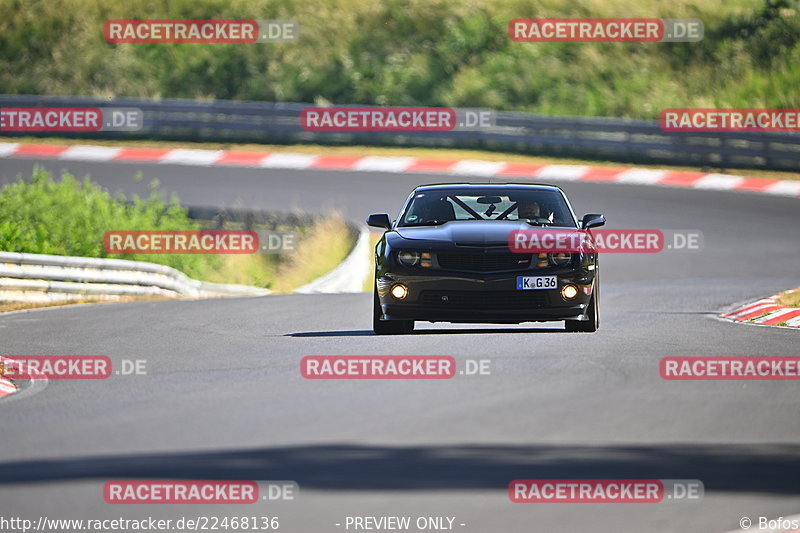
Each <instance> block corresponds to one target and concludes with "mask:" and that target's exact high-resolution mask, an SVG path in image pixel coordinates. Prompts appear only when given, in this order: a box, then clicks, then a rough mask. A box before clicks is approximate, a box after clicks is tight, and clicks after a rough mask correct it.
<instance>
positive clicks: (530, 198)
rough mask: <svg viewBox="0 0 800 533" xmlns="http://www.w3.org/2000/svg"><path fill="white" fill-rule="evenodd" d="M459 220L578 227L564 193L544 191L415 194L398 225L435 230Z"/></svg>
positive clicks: (492, 190) (450, 191)
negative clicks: (436, 226)
mask: <svg viewBox="0 0 800 533" xmlns="http://www.w3.org/2000/svg"><path fill="white" fill-rule="evenodd" d="M459 220H506V221H516V220H519V221H524V222H527V223H528V224H532V225H536V226H560V227H570V228H574V227H576V225H575V218H574V216H573V214H572V211H571V210H570V208H569V205H568V204H567V202H566V200H565V199H564V196H563V195H562V194H561V192H559V191H556V190H542V189H530V190H524V189H485V190H473V189H470V190H463V189H436V190H421V191H417V192H416V193H414V195H413V197H412V199H411V201H410V202H409V203H408V206H407V207H406V209H405V211H404V212H403V214H402V215H401V217H400V223H399V224H398V225H399V226H400V227H408V226H435V225H439V224H444V223H445V222H451V221H459Z"/></svg>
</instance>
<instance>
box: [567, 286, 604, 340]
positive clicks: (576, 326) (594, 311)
mask: <svg viewBox="0 0 800 533" xmlns="http://www.w3.org/2000/svg"><path fill="white" fill-rule="evenodd" d="M598 288H599V285H596V286H595V292H594V294H592V298H591V299H590V300H589V310H588V311H587V312H586V316H587V318H588V319H589V320H585V321H582V322H577V321H574V320H566V321H564V325H565V326H566V328H567V331H573V332H577V333H594V332H595V331H597V328H599V327H600V306H599V305H598V303H597V302H598V301H599V296H598V293H599V291H598V290H597V289H598Z"/></svg>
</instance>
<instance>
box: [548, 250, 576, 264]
mask: <svg viewBox="0 0 800 533" xmlns="http://www.w3.org/2000/svg"><path fill="white" fill-rule="evenodd" d="M571 259H572V254H570V253H567V252H558V253H554V254H550V262H551V263H553V264H554V265H555V266H564V265H567V264H569V262H570V260H571Z"/></svg>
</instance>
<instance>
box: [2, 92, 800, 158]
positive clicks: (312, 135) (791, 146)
mask: <svg viewBox="0 0 800 533" xmlns="http://www.w3.org/2000/svg"><path fill="white" fill-rule="evenodd" d="M311 105H312V104H302V103H268V102H244V101H242V102H237V101H224V100H213V101H200V100H177V99H164V100H150V99H140V98H113V99H99V98H86V97H77V96H60V97H49V96H28V95H0V107H2V106H6V107H8V106H15V107H44V106H64V107H68V106H93V107H137V108H139V109H141V110H142V111H143V113H144V128H143V129H142V130H139V131H135V132H111V131H108V132H102V133H100V132H94V133H81V134H74V133H71V134H70V133H63V132H58V133H50V134H49V135H55V136H62V137H64V136H66V137H69V136H73V137H81V138H106V139H108V138H112V139H135V138H150V139H165V140H167V139H169V140H185V139H188V140H192V141H222V142H258V143H279V144H290V143H318V144H364V145H389V146H426V147H442V148H484V149H491V150H504V151H514V152H522V153H531V154H547V155H559V156H573V157H582V158H589V159H605V160H616V161H625V162H639V163H663V164H672V165H689V166H705V167H712V168H735V167H742V168H764V169H774V170H800V134H795V133H695V132H691V133H689V132H680V133H674V132H673V133H667V132H663V131H661V129H660V127H659V125H658V123H657V122H656V121H650V120H629V119H617V118H602V117H551V116H541V115H533V114H528V113H517V112H498V113H497V114H496V121H495V125H494V126H492V127H489V128H481V129H476V130H466V131H445V132H441V131H440V132H355V133H351V132H348V133H341V132H311V131H304V130H303V129H302V127H301V125H300V111H301V110H302V109H304V108H306V107H309V106H311ZM0 135H6V136H19V135H30V134H29V133H26V134H14V133H11V132H0ZM37 135H48V134H37Z"/></svg>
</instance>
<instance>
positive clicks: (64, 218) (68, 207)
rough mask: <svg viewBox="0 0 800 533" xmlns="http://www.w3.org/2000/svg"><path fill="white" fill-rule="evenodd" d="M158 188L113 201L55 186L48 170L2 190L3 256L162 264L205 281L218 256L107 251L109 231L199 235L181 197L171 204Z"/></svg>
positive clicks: (95, 192) (98, 191) (100, 193)
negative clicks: (190, 232)
mask: <svg viewBox="0 0 800 533" xmlns="http://www.w3.org/2000/svg"><path fill="white" fill-rule="evenodd" d="M158 187H159V185H158V182H157V181H154V182H152V183H151V184H150V196H149V197H148V198H140V197H138V196H133V197H132V198H131V199H130V201H128V199H127V198H126V197H125V196H123V195H121V194H120V195H116V196H112V195H111V194H109V193H108V192H107V191H105V190H104V189H102V188H100V187H99V186H98V185H96V184H94V183H92V182H91V181H89V179H88V178H87V179H85V180H84V181H78V180H76V179H75V178H74V177H73V176H72V175H70V174H68V173H64V174H63V175H62V176H61V181H54V180H53V179H51V177H50V174H49V173H48V172H46V171H45V170H44V169H42V168H36V169H35V170H34V172H33V176H32V178H31V179H30V180H24V179H22V177H20V178H19V180H18V181H17V182H16V183H11V184H8V185H6V186H5V187H3V188H2V189H0V213H2V214H3V217H2V219H0V250H3V251H6V252H27V253H37V254H55V255H74V256H82V257H113V258H118V259H132V260H140V261H149V262H152V263H159V264H163V265H167V266H171V267H173V268H177V269H178V270H181V271H183V272H184V273H186V274H187V275H189V276H191V277H203V276H204V275H205V274H206V273H207V272H209V271H210V270H211V269H214V268H216V267H217V266H218V265H219V256H216V255H202V254H197V255H177V254H174V255H172V254H153V255H118V254H109V253H107V252H106V251H105V249H104V248H103V236H104V235H105V233H106V232H107V231H111V230H120V231H125V230H129V231H142V230H195V229H199V226H198V225H197V223H196V222H195V221H193V220H191V219H190V218H189V217H188V215H187V210H186V209H185V208H182V207H181V206H180V204H179V202H178V199H177V198H176V197H172V198H170V199H166V198H165V194H164V193H163V192H161V191H159V190H158Z"/></svg>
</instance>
